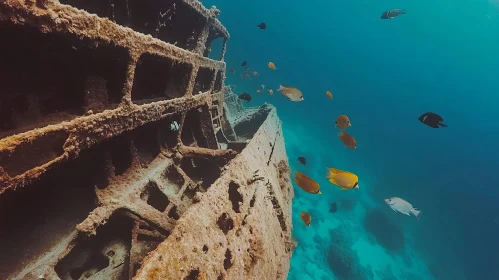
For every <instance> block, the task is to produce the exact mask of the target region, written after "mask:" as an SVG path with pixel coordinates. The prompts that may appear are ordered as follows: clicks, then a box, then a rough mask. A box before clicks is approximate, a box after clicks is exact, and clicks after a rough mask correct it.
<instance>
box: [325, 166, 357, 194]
mask: <svg viewBox="0 0 499 280" xmlns="http://www.w3.org/2000/svg"><path fill="white" fill-rule="evenodd" d="M326 178H328V179H329V182H331V184H334V185H337V186H340V187H341V190H342V191H344V190H349V189H358V188H359V177H357V175H355V174H353V173H351V172H348V171H343V170H339V169H336V168H329V169H328V172H327V175H326Z"/></svg>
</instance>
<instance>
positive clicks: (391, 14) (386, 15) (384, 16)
mask: <svg viewBox="0 0 499 280" xmlns="http://www.w3.org/2000/svg"><path fill="white" fill-rule="evenodd" d="M399 15H405V10H399V9H393V10H388V11H386V12H383V14H381V19H392V18H396V17H398V16H399Z"/></svg>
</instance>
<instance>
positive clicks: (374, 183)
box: [203, 0, 499, 279]
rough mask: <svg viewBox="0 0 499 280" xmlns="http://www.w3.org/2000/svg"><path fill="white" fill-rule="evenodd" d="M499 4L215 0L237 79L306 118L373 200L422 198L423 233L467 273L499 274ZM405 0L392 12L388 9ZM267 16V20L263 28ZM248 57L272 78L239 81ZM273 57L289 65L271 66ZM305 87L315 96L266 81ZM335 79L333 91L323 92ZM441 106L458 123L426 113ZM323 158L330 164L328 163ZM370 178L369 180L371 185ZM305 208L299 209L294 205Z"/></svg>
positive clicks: (431, 248)
mask: <svg viewBox="0 0 499 280" xmlns="http://www.w3.org/2000/svg"><path fill="white" fill-rule="evenodd" d="M498 3H499V1H497V0H494V1H492V0H491V1H486V0H485V1H484V0H474V1H471V0H456V1H449V0H443V1H429V0H418V1H414V0H412V1H408V0H400V1H395V0H379V1H367V0H353V1H342V0H310V1H285V0H274V1H268V0H251V1H248V0H245V1H229V0H211V1H203V4H204V5H205V6H208V7H209V6H211V5H216V6H217V7H218V8H219V9H220V10H221V15H220V16H219V19H220V20H221V21H222V23H223V24H224V25H225V26H226V27H227V29H228V30H229V32H230V34H231V38H230V40H229V43H228V50H227V54H226V58H225V61H226V62H227V68H228V69H229V68H234V69H236V70H237V73H236V74H235V75H234V74H230V73H228V79H227V80H226V83H227V84H236V85H237V89H236V92H237V93H241V92H243V91H246V92H249V93H251V94H252V96H253V99H254V101H253V103H252V104H253V105H256V104H260V103H263V102H270V103H272V104H274V105H275V106H276V107H277V108H278V113H279V115H280V117H281V119H282V120H283V122H284V126H285V127H287V128H290V129H292V127H293V125H295V124H298V123H300V124H301V125H306V126H307V127H309V131H310V133H311V135H313V137H317V138H320V141H323V142H324V143H326V144H328V143H331V146H332V147H333V148H334V149H335V152H334V154H333V155H330V154H322V155H318V154H317V153H320V151H313V147H307V143H301V144H302V146H303V148H304V149H305V150H306V149H309V150H310V153H311V154H315V155H316V156H321V157H331V158H335V159H337V158H341V159H342V162H343V166H344V167H345V168H346V169H349V170H352V169H355V170H357V173H358V174H359V177H361V183H362V176H365V177H369V178H370V180H369V182H370V186H366V190H365V191H366V192H369V195H371V196H372V197H373V198H374V199H379V200H381V199H383V198H386V197H390V196H400V197H404V198H410V199H408V200H410V202H411V203H412V204H413V205H417V206H418V208H420V209H424V213H423V215H422V219H421V221H419V223H418V224H417V227H416V228H415V233H416V235H415V236H416V237H415V242H416V243H417V244H418V245H419V246H418V247H419V248H420V249H421V250H422V251H423V252H425V254H427V255H429V256H432V257H433V258H436V259H440V260H442V261H443V262H446V263H447V264H448V265H447V266H446V267H447V269H455V270H456V272H458V273H463V274H465V275H466V276H467V278H468V279H499V238H498V236H499V224H498V221H499V179H498V178H499V148H498V144H499V122H498V120H499V4H498ZM393 8H401V9H406V10H407V14H406V15H401V16H400V17H399V18H397V19H394V20H380V15H381V13H382V12H383V11H385V10H388V9H393ZM262 21H265V22H266V23H267V26H268V28H267V29H266V30H259V29H258V28H257V26H256V25H257V24H259V23H260V22H262ZM244 60H247V61H248V63H249V66H250V67H251V70H257V71H258V72H259V73H260V76H259V77H257V78H255V79H253V80H251V81H246V80H243V79H240V78H239V74H240V73H241V70H242V68H241V67H240V63H241V62H242V61H244ZM268 61H273V62H274V63H275V64H276V66H277V68H278V70H277V71H272V70H270V69H268V68H267V66H266V64H267V62H268ZM262 83H263V84H266V85H267V86H271V87H273V88H274V90H275V88H276V87H277V86H278V85H279V84H289V85H293V86H295V87H297V88H299V89H301V90H302V92H303V94H304V98H305V101H304V102H301V103H292V102H289V101H288V100H287V99H286V98H284V97H283V96H281V95H280V94H279V93H278V92H276V94H274V95H273V96H269V95H268V94H266V93H265V94H261V95H259V94H257V93H256V92H255V90H256V89H257V88H258V87H259V85H260V84H262ZM326 89H329V90H331V91H332V92H333V94H334V100H333V101H329V100H328V99H326V98H325V95H324V92H325V90H326ZM427 111H433V112H436V113H438V114H440V115H441V116H443V118H444V119H445V121H444V122H445V123H446V124H447V125H448V126H449V127H448V128H443V129H431V128H429V127H426V126H424V125H423V124H421V123H420V122H419V121H418V120H417V118H418V117H419V115H421V114H422V113H424V112H427ZM343 113H345V114H348V116H349V117H350V119H351V121H352V134H354V136H355V138H356V139H357V143H358V147H357V149H356V150H355V151H354V152H352V151H350V150H347V149H343V147H341V145H339V144H338V143H337V142H338V139H337V133H338V131H337V130H336V129H335V128H334V121H335V118H336V116H337V115H339V114H343ZM318 168H322V167H318ZM361 185H362V184H361ZM295 214H296V213H295Z"/></svg>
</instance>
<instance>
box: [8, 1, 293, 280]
mask: <svg viewBox="0 0 499 280" xmlns="http://www.w3.org/2000/svg"><path fill="white" fill-rule="evenodd" d="M218 13H219V11H218V10H217V9H216V8H212V9H206V8H204V7H203V6H202V4H201V3H200V2H198V1H197V0H147V1H146V0H110V1H100V0H60V1H57V0H4V1H0V36H1V38H2V44H1V45H0V248H2V249H1V250H0V279H132V278H133V279H284V278H285V277H286V275H287V272H288V269H289V259H290V257H291V251H292V249H293V248H294V242H293V241H292V239H291V227H292V225H291V216H290V215H291V200H292V197H293V190H292V187H291V184H290V182H289V167H288V163H287V156H286V153H285V150H284V139H283V137H282V132H281V124H280V121H279V119H278V117H277V114H276V111H275V108H273V107H272V106H270V105H263V106H261V107H258V108H252V109H245V108H243V107H242V105H241V102H240V100H239V99H237V96H235V95H234V94H232V93H231V91H230V89H228V88H227V87H224V79H225V63H224V61H223V60H224V55H225V50H226V42H227V39H228V38H229V34H228V32H227V30H226V29H225V27H223V25H222V24H221V23H220V22H219V21H218V20H217V19H216V16H217V15H218ZM217 42H218V44H219V46H218V49H219V50H220V53H218V54H214V53H213V51H212V46H213V44H217ZM214 49H217V48H214ZM215 56H216V57H215ZM214 57H215V58H216V59H213V58H214Z"/></svg>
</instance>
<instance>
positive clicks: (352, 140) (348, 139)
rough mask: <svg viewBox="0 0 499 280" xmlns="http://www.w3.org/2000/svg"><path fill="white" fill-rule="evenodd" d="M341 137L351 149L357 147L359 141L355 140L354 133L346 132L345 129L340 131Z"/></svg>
mask: <svg viewBox="0 0 499 280" xmlns="http://www.w3.org/2000/svg"><path fill="white" fill-rule="evenodd" d="M339 138H340V140H341V142H343V144H345V146H347V147H348V148H350V149H355V148H357V141H355V138H353V136H352V135H350V134H348V133H346V132H345V131H342V132H340V135H339Z"/></svg>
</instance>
